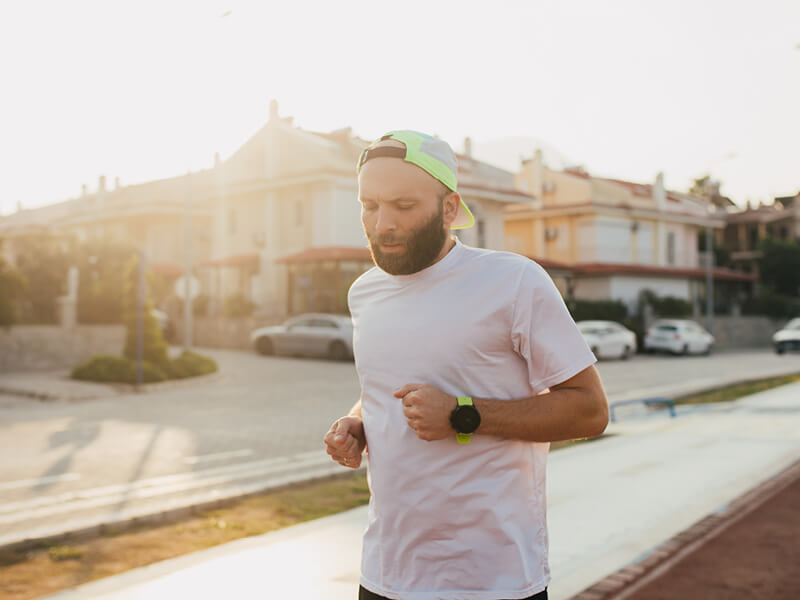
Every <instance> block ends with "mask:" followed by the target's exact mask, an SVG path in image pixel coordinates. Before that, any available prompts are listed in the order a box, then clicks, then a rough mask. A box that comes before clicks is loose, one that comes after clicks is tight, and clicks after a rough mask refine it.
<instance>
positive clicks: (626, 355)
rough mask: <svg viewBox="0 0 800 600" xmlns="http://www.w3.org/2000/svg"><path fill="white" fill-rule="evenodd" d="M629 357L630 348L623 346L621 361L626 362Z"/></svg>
mask: <svg viewBox="0 0 800 600" xmlns="http://www.w3.org/2000/svg"><path fill="white" fill-rule="evenodd" d="M630 357H631V347H630V346H625V349H624V350H623V351H622V357H621V358H622V360H628V359H629V358H630Z"/></svg>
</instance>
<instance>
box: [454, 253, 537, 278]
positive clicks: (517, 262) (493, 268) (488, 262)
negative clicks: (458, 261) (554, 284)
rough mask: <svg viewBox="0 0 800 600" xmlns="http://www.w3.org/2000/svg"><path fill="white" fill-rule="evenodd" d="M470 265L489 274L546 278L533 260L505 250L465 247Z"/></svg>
mask: <svg viewBox="0 0 800 600" xmlns="http://www.w3.org/2000/svg"><path fill="white" fill-rule="evenodd" d="M464 250H465V251H466V252H467V253H468V258H469V260H470V261H471V262H470V265H471V266H474V267H475V268H477V269H479V270H486V271H489V272H494V273H497V272H502V273H505V274H507V273H517V274H519V276H520V277H522V276H523V275H524V276H528V277H534V278H536V277H542V276H543V277H547V273H546V272H545V270H544V269H543V268H542V267H541V266H540V265H539V264H538V263H537V262H535V261H534V260H532V259H530V258H528V257H527V256H523V255H522V254H516V253H515V252H508V251H506V250H487V249H485V248H473V247H471V246H465V247H464Z"/></svg>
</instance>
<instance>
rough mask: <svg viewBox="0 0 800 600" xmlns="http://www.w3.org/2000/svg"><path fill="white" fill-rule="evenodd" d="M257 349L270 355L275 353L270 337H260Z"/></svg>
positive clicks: (260, 352) (257, 341)
mask: <svg viewBox="0 0 800 600" xmlns="http://www.w3.org/2000/svg"><path fill="white" fill-rule="evenodd" d="M256 350H257V351H258V353H259V354H263V355H264V356H269V355H270V354H275V348H273V346H272V340H271V339H269V338H268V337H260V338H258V339H257V340H256Z"/></svg>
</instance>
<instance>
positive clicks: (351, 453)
mask: <svg viewBox="0 0 800 600" xmlns="http://www.w3.org/2000/svg"><path fill="white" fill-rule="evenodd" d="M323 441H324V442H325V451H326V452H327V453H328V454H330V455H331V458H333V460H335V461H336V462H338V463H339V464H340V465H342V466H344V467H350V468H351V469H357V468H358V467H360V466H361V454H362V452H363V451H364V447H365V446H366V445H367V439H366V436H365V435H364V422H363V421H362V420H361V417H356V416H347V417H342V418H341V419H337V420H336V421H335V422H334V424H333V425H331V428H330V429H329V430H328V433H326V434H325V438H324V439H323Z"/></svg>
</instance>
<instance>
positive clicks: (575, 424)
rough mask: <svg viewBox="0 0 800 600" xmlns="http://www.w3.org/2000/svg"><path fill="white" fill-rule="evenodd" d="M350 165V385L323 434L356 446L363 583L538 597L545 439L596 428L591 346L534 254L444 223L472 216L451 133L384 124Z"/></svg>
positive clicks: (349, 452)
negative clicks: (476, 244) (352, 389)
mask: <svg viewBox="0 0 800 600" xmlns="http://www.w3.org/2000/svg"><path fill="white" fill-rule="evenodd" d="M358 172H359V200H360V202H361V220H362V224H363V226H364V232H365V233H366V235H367V238H368V240H369V246H370V250H371V252H372V257H373V260H374V262H375V264H376V267H375V268H373V269H370V270H369V271H367V272H366V273H364V274H363V275H362V276H361V277H360V278H359V279H358V280H357V281H356V282H355V283H354V284H353V285H352V287H351V288H350V292H349V296H348V302H349V306H350V312H351V314H352V318H353V326H354V354H355V360H356V368H357V371H358V376H359V380H360V384H361V397H360V399H359V401H358V402H357V403H356V404H355V406H354V407H353V409H352V410H351V411H350V413H349V414H348V415H347V416H345V417H342V418H340V419H338V420H337V421H336V422H335V423H334V424H333V425H332V426H331V429H330V431H329V432H328V433H327V435H326V436H325V439H324V442H325V445H326V448H327V452H328V453H329V454H330V455H331V457H332V458H333V460H335V461H337V462H339V463H340V464H342V465H344V466H346V467H350V468H353V469H355V468H358V467H359V466H360V465H361V461H362V455H364V454H365V452H364V451H365V449H367V448H368V450H367V452H366V455H367V469H368V477H369V483H370V491H371V498H370V506H369V522H368V526H367V530H366V532H365V534H364V542H363V553H362V564H361V587H360V590H359V598H360V599H361V600H369V599H373V600H374V599H386V598H391V599H395V600H399V599H402V600H499V599H509V600H510V599H531V598H535V599H537V600H541V599H546V598H547V585H548V583H549V581H550V572H549V567H548V562H547V526H546V518H545V506H546V502H545V467H546V462H547V452H548V449H549V442H551V441H556V440H568V439H574V438H584V437H594V436H598V435H600V434H601V433H602V432H603V431H604V430H605V427H606V425H607V423H608V406H607V400H606V397H605V393H604V391H603V387H602V384H601V382H600V378H599V376H598V374H597V371H596V369H595V367H594V362H595V358H594V355H593V354H592V352H591V351H590V350H589V348H588V347H587V345H586V343H585V342H584V341H583V337H582V336H581V335H580V333H579V331H578V329H577V327H576V326H575V323H574V321H573V320H572V318H571V317H570V315H569V313H568V311H567V309H566V307H565V305H564V302H563V300H562V299H561V296H560V295H559V293H558V291H557V290H556V288H555V286H554V285H553V283H552V281H551V280H550V278H549V277H548V276H547V274H546V273H545V272H544V270H543V269H542V268H541V267H539V266H538V265H537V264H536V263H534V262H533V261H531V260H529V259H527V258H525V257H522V256H519V255H516V254H511V253H507V252H495V251H489V250H483V249H478V248H470V247H468V246H466V245H464V244H462V243H461V242H460V241H459V240H458V239H457V238H455V237H453V236H452V235H451V234H450V230H451V229H455V228H459V227H469V226H471V225H472V224H473V218H472V215H471V213H470V211H469V209H468V207H467V205H466V204H465V203H464V202H463V201H462V200H461V198H460V196H459V194H458V191H457V179H456V175H457V172H458V166H457V161H456V157H455V154H454V153H453V151H452V149H451V148H450V146H449V145H448V144H447V143H445V142H443V141H441V140H438V139H436V138H433V137H431V136H428V135H425V134H421V133H418V132H414V131H408V130H404V131H392V132H389V133H388V134H386V135H385V136H383V137H381V138H380V139H379V140H376V141H375V142H373V143H372V144H371V145H370V146H369V147H367V149H365V150H364V152H363V153H362V155H361V158H360V160H359V163H358Z"/></svg>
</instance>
